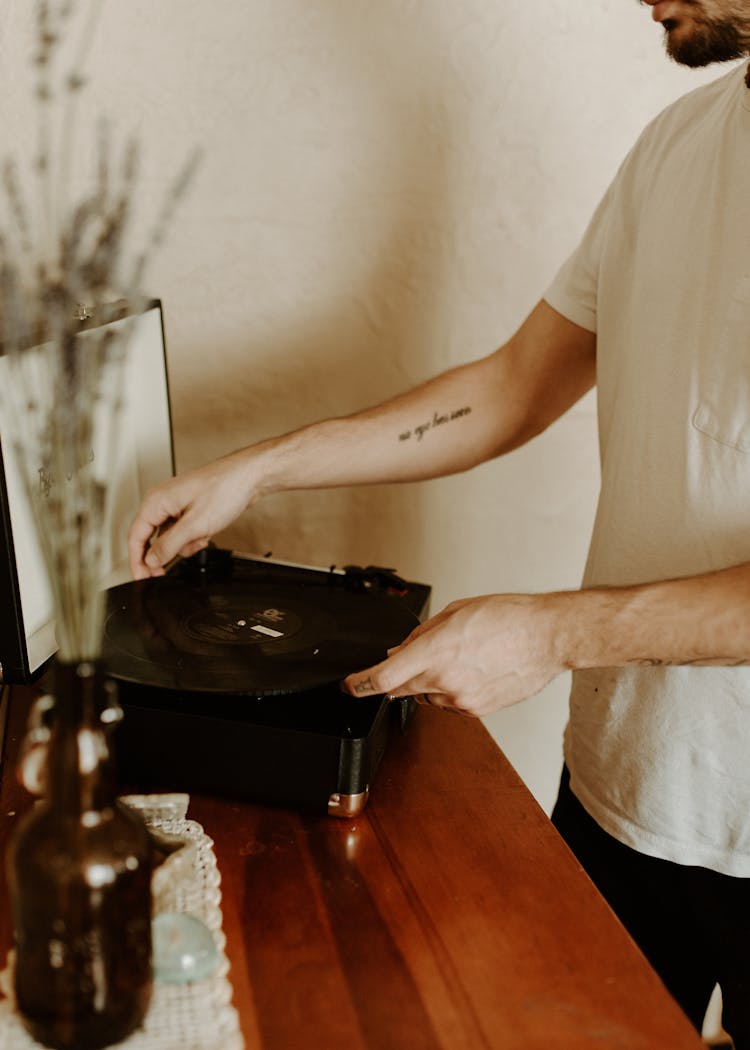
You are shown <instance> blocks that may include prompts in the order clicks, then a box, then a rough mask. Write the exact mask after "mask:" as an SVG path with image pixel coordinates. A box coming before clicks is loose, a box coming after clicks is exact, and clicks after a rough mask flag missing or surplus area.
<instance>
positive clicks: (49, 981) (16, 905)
mask: <svg viewBox="0 0 750 1050" xmlns="http://www.w3.org/2000/svg"><path fill="white" fill-rule="evenodd" d="M114 689H115V687H114V685H113V684H112V683H111V682H110V681H108V680H106V679H105V678H104V676H103V675H102V673H101V672H100V670H99V669H98V668H97V666H96V665H95V664H92V663H70V664H66V663H62V662H58V663H57V665H56V666H55V674H54V685H53V694H54V697H55V707H54V721H53V725H52V733H51V737H50V741H49V751H48V756H47V770H46V792H45V797H44V799H43V800H41V801H39V802H37V803H36V805H35V806H34V807H33V809H32V810H31V812H30V813H28V814H27V815H26V817H25V818H24V819H23V821H22V822H21V823H20V824H19V827H18V828H17V830H16V832H15V835H14V838H13V841H12V843H11V846H10V849H9V853H8V868H9V871H8V874H9V886H10V894H11V905H12V913H13V923H14V931H15V948H16V958H15V975H14V980H15V994H16V1002H17V1006H18V1011H19V1014H20V1016H21V1019H22V1020H23V1023H24V1025H25V1027H26V1028H27V1030H28V1031H29V1032H30V1033H31V1035H32V1036H33V1037H34V1038H35V1039H36V1040H37V1041H38V1042H40V1043H42V1044H43V1045H45V1046H49V1047H56V1048H59V1050H73V1048H75V1050H97V1048H100V1047H105V1046H109V1045H111V1044H112V1043H117V1042H119V1041H120V1040H122V1039H124V1038H125V1037H126V1036H127V1035H129V1034H130V1033H131V1032H132V1031H133V1030H134V1029H135V1028H137V1027H138V1026H139V1025H140V1023H141V1022H142V1020H143V1018H144V1015H145V1013H146V1010H147V1008H148V1004H149V1000H150V996H151V986H152V974H151V886H150V880H151V867H152V852H151V845H150V840H149V837H148V833H147V831H146V827H145V824H144V823H143V821H142V819H141V817H140V816H139V815H138V814H137V813H135V812H134V811H132V810H130V809H128V808H127V807H125V806H124V805H122V803H119V802H118V801H117V793H116V782H115V776H114V769H113V758H112V749H111V744H110V740H109V737H110V733H111V730H112V727H113V726H114V725H115V724H116V722H117V720H118V719H119V714H120V710H119V707H118V706H117V703H116V700H115V699H114Z"/></svg>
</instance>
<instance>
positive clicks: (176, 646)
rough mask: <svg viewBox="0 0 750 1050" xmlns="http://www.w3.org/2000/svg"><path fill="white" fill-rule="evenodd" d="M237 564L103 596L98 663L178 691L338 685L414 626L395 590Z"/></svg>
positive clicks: (255, 692) (124, 676)
mask: <svg viewBox="0 0 750 1050" xmlns="http://www.w3.org/2000/svg"><path fill="white" fill-rule="evenodd" d="M334 581H335V578H334V577H331V576H330V575H328V574H326V573H320V572H310V573H306V574H303V582H299V581H298V580H293V579H289V580H287V579H281V580H279V579H274V578H271V577H270V576H269V575H268V574H264V573H262V572H261V573H255V572H250V571H248V570H246V569H245V568H244V567H242V566H240V568H239V570H238V571H237V572H233V574H232V575H228V576H225V577H222V578H219V579H211V578H208V579H201V578H196V577H195V576H188V577H184V576H181V575H179V574H177V575H171V574H169V575H167V576H163V577H159V578H155V579H150V580H138V581H134V582H132V583H126V584H122V585H121V586H119V587H113V588H112V589H111V590H110V591H108V593H107V615H106V620H105V628H104V652H103V660H104V664H105V666H106V668H107V671H108V673H110V674H111V675H112V676H113V677H114V678H116V679H118V678H119V679H121V680H124V681H128V682H136V683H139V684H142V685H146V686H152V687H157V688H164V689H173V690H181V691H200V692H213V693H224V694H241V695H247V696H249V695H252V696H258V697H260V696H269V695H274V694H281V693H293V692H300V691H303V690H307V689H312V688H316V687H318V686H321V685H325V684H329V683H336V682H340V681H341V680H342V679H343V678H345V677H346V676H347V675H348V674H350V673H352V672H354V671H359V670H362V669H364V668H366V667H369V666H371V665H372V664H375V663H378V662H379V661H380V660H383V659H384V658H385V655H386V651H387V649H389V648H390V647H391V646H394V645H397V644H398V643H399V642H401V641H403V639H404V638H405V637H406V636H407V635H408V634H409V633H410V632H411V631H412V630H413V629H414V628H415V627H416V626H417V624H418V622H419V621H418V619H417V617H416V616H415V615H414V614H413V613H412V612H411V611H410V610H409V609H407V608H406V607H405V605H404V604H403V603H402V601H401V600H400V599H399V597H398V596H397V595H393V594H389V593H387V592H385V591H363V590H352V589H349V588H347V587H346V586H345V585H341V584H340V583H338V581H336V582H334Z"/></svg>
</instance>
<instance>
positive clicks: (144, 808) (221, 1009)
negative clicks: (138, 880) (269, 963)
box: [0, 795, 245, 1050]
mask: <svg viewBox="0 0 750 1050" xmlns="http://www.w3.org/2000/svg"><path fill="white" fill-rule="evenodd" d="M124 801H126V802H127V803H128V804H129V805H132V806H133V807H134V808H136V809H139V810H140V811H141V813H142V814H143V816H144V818H145V820H146V823H147V824H148V825H149V826H151V827H153V828H154V829H156V830H157V831H161V832H162V833H163V834H165V835H168V836H177V837H179V838H181V839H185V840H187V841H188V842H189V843H190V844H191V845H194V847H195V849H194V853H193V861H194V862H193V863H191V865H190V868H189V871H186V872H183V871H180V873H179V877H178V878H174V879H171V880H170V881H169V885H168V887H167V888H166V889H162V893H164V894H166V895H167V896H168V899H167V900H164V899H162V901H161V902H160V907H161V908H162V910H166V909H167V908H168V910H169V911H170V912H184V913H187V914H190V915H193V916H195V917H196V918H198V919H200V920H201V921H202V922H203V923H205V925H206V926H207V927H208V929H209V930H210V931H211V934H212V936H213V938H214V942H215V944H216V948H217V951H218V953H219V966H218V968H217V969H216V970H215V971H214V973H213V974H212V975H211V976H210V977H205V978H203V979H202V980H200V981H191V982H189V983H187V984H164V983H161V982H160V981H155V982H154V991H153V997H152V1000H151V1005H150V1007H149V1010H148V1014H147V1015H146V1020H145V1022H144V1024H143V1026H142V1027H141V1028H139V1029H138V1030H137V1031H136V1032H134V1033H133V1034H132V1035H131V1036H129V1038H128V1039H126V1040H125V1041H124V1042H121V1043H117V1044H116V1048H117V1050H244V1045H245V1044H244V1041H243V1039H242V1035H241V1033H240V1026H239V1017H238V1014H237V1011H236V1009H235V1008H234V1006H232V1001H231V1000H232V986H231V984H230V982H229V978H228V973H229V962H228V960H227V957H226V954H225V952H224V946H225V944H226V937H225V936H224V931H223V930H222V915H221V890H220V888H219V884H220V875H219V869H218V866H217V863H216V854H215V853H214V850H213V842H212V840H211V839H210V838H209V837H208V835H207V834H206V833H205V831H204V830H203V828H202V826H201V825H200V824H199V823H198V822H197V821H195V820H188V819H187V818H186V817H185V814H186V812H187V805H188V796H187V795H129V796H127V797H126V798H125V800H124ZM12 955H13V953H12V952H11V953H9V955H8V961H7V965H6V967H5V969H4V970H3V971H2V972H1V973H0V992H1V993H2V994H3V995H4V996H5V998H3V999H0V1050H36V1048H37V1047H39V1046H40V1045H41V1044H39V1043H37V1042H36V1040H34V1039H32V1038H31V1036H30V1035H29V1034H28V1033H27V1031H26V1030H25V1028H24V1027H23V1026H22V1024H21V1022H20V1020H19V1018H18V1014H17V1013H16V1011H15V1007H14V1003H13V994H12V984H13V981H12V967H13V959H12Z"/></svg>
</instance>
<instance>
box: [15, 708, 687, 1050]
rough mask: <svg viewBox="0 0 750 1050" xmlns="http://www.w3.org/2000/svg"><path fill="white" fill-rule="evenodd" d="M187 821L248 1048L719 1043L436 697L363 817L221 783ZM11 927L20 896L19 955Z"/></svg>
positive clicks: (416, 1049)
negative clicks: (218, 917)
mask: <svg viewBox="0 0 750 1050" xmlns="http://www.w3.org/2000/svg"><path fill="white" fill-rule="evenodd" d="M26 693H27V691H26V690H23V689H18V688H17V689H16V690H15V696H14V698H13V703H12V704H11V714H10V721H9V726H8V732H7V735H6V745H5V751H6V755H7V760H6V761H5V762H4V763H3V769H2V796H1V801H2V807H3V808H2V815H3V819H2V826H1V833H2V834H1V837H2V846H3V849H4V848H5V843H6V841H7V835H8V833H9V830H10V828H11V827H12V825H13V823H14V820H15V817H14V816H10V815H9V814H12V813H17V812H18V811H19V810H20V809H22V808H23V807H24V806H25V805H27V804H28V803H27V800H26V798H25V797H24V795H25V793H24V792H22V791H21V789H19V788H18V787H17V786H16V782H15V777H14V776H13V775H12V770H11V768H10V765H11V762H12V756H13V754H14V753H15V749H16V747H17V744H18V738H19V736H20V734H21V732H22V726H23V708H24V706H25V694H26ZM188 815H189V816H192V817H193V818H194V819H196V820H198V821H200V822H201V823H202V824H203V826H204V827H205V829H206V831H207V832H208V834H209V835H211V837H212V838H213V839H214V842H215V849H216V854H217V857H218V861H219V868H220V870H221V874H222V886H223V900H222V908H223V913H224V929H225V932H226V935H227V954H228V956H229V958H230V962H231V967H232V969H231V972H230V978H231V980H232V984H233V987H234V1001H235V1005H236V1006H237V1007H238V1009H239V1012H240V1016H241V1023H242V1028H243V1032H244V1035H245V1039H246V1044H247V1048H248V1050H298V1048H299V1050H489V1048H492V1050H532V1048H533V1050H537V1048H539V1050H589V1048H591V1050H593V1048H597V1050H601V1048H604V1047H612V1048H617V1050H660V1048H664V1050H682V1048H685V1050H691V1048H692V1050H699V1048H701V1047H703V1045H704V1044H703V1043H702V1041H701V1040H700V1038H699V1036H698V1035H697V1034H696V1033H695V1031H694V1030H693V1028H692V1027H691V1025H690V1024H689V1022H688V1021H687V1019H686V1018H685V1017H684V1016H683V1014H682V1013H681V1012H680V1010H679V1009H678V1007H677V1006H676V1005H675V1004H674V1003H673V1001H672V1000H671V999H670V998H669V996H668V995H667V993H666V991H665V990H664V988H663V986H662V985H661V982H660V981H659V979H658V978H657V977H656V975H655V974H654V973H653V971H652V970H651V969H650V968H649V966H648V965H647V963H646V962H645V960H644V959H643V957H642V956H641V954H640V953H639V951H638V950H637V949H636V947H635V946H634V944H633V943H632V941H631V940H630V938H629V937H628V935H627V934H626V933H625V931H624V930H623V929H622V927H621V926H620V925H619V923H618V922H617V920H616V919H615V917H614V916H613V915H612V913H611V912H610V910H609V908H608V907H607V905H606V904H605V903H604V901H603V900H602V898H601V897H600V896H599V895H598V893H597V892H596V890H595V889H594V888H593V886H592V885H591V883H590V882H589V881H588V879H587V878H586V876H585V875H584V874H583V872H582V871H581V869H580V867H579V865H578V864H577V862H576V861H575V859H574V858H573V856H572V855H571V854H570V852H569V851H568V849H567V847H566V846H565V845H564V844H563V842H562V841H561V840H560V838H559V837H558V835H557V833H556V832H555V831H554V829H553V828H552V826H551V824H550V823H549V820H548V819H547V817H546V816H545V815H544V813H543V812H542V811H541V809H540V808H539V807H538V806H537V804H536V803H535V801H534V800H533V798H532V797H531V795H530V793H529V792H528V790H527V788H526V787H525V786H524V785H523V783H522V782H521V781H520V779H519V778H518V776H517V775H516V773H515V772H514V770H513V769H512V768H511V766H510V765H509V764H508V762H507V761H506V759H505V758H504V756H503V754H502V752H501V751H500V750H499V749H498V748H497V746H496V745H495V743H494V742H493V740H492V739H491V737H490V736H489V734H488V733H487V732H486V730H485V729H484V728H483V726H482V725H481V724H480V723H479V722H476V721H472V720H470V719H466V718H462V717H459V716H453V715H448V714H445V713H441V712H439V711H434V710H431V709H427V708H420V709H419V710H418V711H417V716H416V718H415V719H414V721H413V723H412V725H411V726H410V727H409V729H408V731H407V733H406V734H405V735H404V736H403V737H402V738H399V739H395V740H393V741H392V743H391V745H390V746H389V748H388V751H387V753H386V755H385V757H384V759H383V762H382V765H381V767H380V769H379V771H378V775H377V777H376V780H375V783H374V785H373V790H372V795H371V799H370V802H369V804H368V806H367V808H366V809H365V811H364V813H363V814H362V815H361V816H360V817H358V818H357V819H355V820H336V819H333V818H330V817H311V816H305V815H302V814H298V813H295V812H292V811H289V810H285V809H281V808H278V809H276V808H273V807H267V806H257V805H252V804H249V803H239V802H233V801H228V800H221V799H213V798H208V797H193V798H192V799H191V805H190V810H189V813H188ZM0 893H2V896H0V900H2V901H5V900H6V894H5V886H4V882H3V883H2V885H0ZM10 936H11V933H10V923H9V917H8V914H7V905H6V906H4V907H3V908H2V914H1V915H0V952H2V954H3V957H4V953H5V950H6V949H7V947H8V945H9V943H10Z"/></svg>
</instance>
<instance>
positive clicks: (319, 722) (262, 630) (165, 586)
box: [0, 300, 430, 816]
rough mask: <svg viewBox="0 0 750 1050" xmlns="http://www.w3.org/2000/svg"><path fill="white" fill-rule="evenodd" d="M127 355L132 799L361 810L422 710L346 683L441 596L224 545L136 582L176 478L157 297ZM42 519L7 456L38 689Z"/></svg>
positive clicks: (125, 698) (3, 633) (116, 583)
mask: <svg viewBox="0 0 750 1050" xmlns="http://www.w3.org/2000/svg"><path fill="white" fill-rule="evenodd" d="M114 323H121V321H119V320H118V321H116V322H114ZM94 325H95V322H92V326H94ZM128 356H129V363H128V368H127V375H126V381H125V387H126V389H125V405H126V408H125V418H124V421H123V422H124V426H123V435H122V440H121V454H120V457H119V461H118V464H117V465H116V476H114V477H113V479H112V489H113V492H114V498H113V500H112V502H111V513H110V516H109V518H108V520H107V524H106V529H107V536H106V537H105V548H106V549H107V550H109V551H110V552H111V557H110V559H109V563H108V564H107V565H106V566H105V575H104V578H103V580H102V586H103V587H104V588H106V589H107V591H108V594H107V601H108V607H107V616H106V621H105V631H104V660H105V663H106V666H107V667H108V670H109V673H110V674H111V676H112V677H113V678H114V679H115V680H116V681H117V683H118V686H119V694H120V699H121V703H122V706H123V709H124V711H125V718H124V719H123V722H122V724H121V726H120V728H119V730H118V751H119V761H120V769H121V776H122V777H123V779H124V781H125V782H127V784H128V786H129V787H131V786H132V788H133V790H144V791H153V790H157V789H159V790H162V789H163V790H181V791H201V792H204V793H207V794H210V793H214V794H222V795H229V796H235V797H238V798H239V797H241V798H247V799H254V800H258V801H263V802H270V803H278V804H283V805H291V806H295V807H298V808H305V809H311V810H315V811H319V812H328V813H330V814H332V815H334V816H350V815H353V814H354V813H356V812H359V811H360V810H361V809H362V807H363V806H364V805H365V804H366V801H367V798H368V794H369V790H370V787H371V784H372V780H373V777H374V775H375V772H376V770H377V767H378V763H379V761H380V758H381V756H382V754H383V751H384V749H385V747H386V745H387V742H388V739H389V736H390V735H391V733H392V732H394V731H403V729H404V728H405V727H406V725H407V723H408V721H409V717H410V715H411V713H412V711H413V702H412V701H409V700H399V701H388V700H387V699H386V698H385V697H382V696H380V697H374V698H373V697H370V698H366V699H355V698H353V697H350V696H348V695H346V694H344V693H343V692H342V691H341V690H340V688H339V683H340V681H341V680H342V679H343V678H344V677H346V675H347V674H349V673H351V672H353V671H357V670H361V669H363V668H364V667H367V666H370V665H372V664H373V663H376V662H378V661H379V660H382V659H383V658H384V656H385V654H386V650H387V649H388V648H389V647H390V646H392V645H395V644H397V643H398V642H400V641H402V640H403V638H404V637H405V636H406V635H407V634H408V633H409V632H410V631H411V630H412V628H413V627H414V626H415V625H416V624H417V623H418V621H419V619H420V618H421V617H423V616H424V615H425V614H426V612H427V606H428V602H429V594H430V588H429V587H428V586H426V585H423V584H413V583H407V582H405V581H403V580H400V579H399V578H398V577H396V576H395V575H394V574H393V572H392V571H390V570H383V569H377V568H370V569H364V570H363V569H356V568H352V567H350V568H349V569H343V570H341V569H335V568H332V569H329V570H323V569H314V568H308V567H303V566H297V565H290V564H287V563H280V562H274V561H271V560H270V559H268V558H253V557H248V556H243V555H238V554H232V553H230V552H227V551H220V550H216V549H215V548H211V549H209V551H208V552H203V553H201V554H200V555H196V556H195V557H194V558H191V559H187V560H186V561H184V562H182V563H179V564H178V565H177V566H175V567H174V568H173V569H172V570H171V571H170V572H169V573H168V574H167V575H166V576H164V577H159V578H155V579H153V580H146V581H131V580H129V572H128V569H127V563H126V553H127V545H126V534H127V528H128V525H129V522H130V521H131V520H132V517H133V515H134V514H135V511H136V510H137V508H138V505H139V503H140V500H141V497H142V494H143V493H145V491H146V490H147V489H148V488H149V487H151V486H152V485H154V484H156V483H157V482H158V481H160V480H162V479H163V478H164V477H167V476H168V475H169V474H171V473H172V472H173V470H174V460H173V451H172V434H171V420H170V412H169V391H168V382H167V369H166V352H165V343H164V324H163V316H162V308H161V303H160V302H159V301H158V300H154V301H153V302H151V303H150V304H149V305H148V306H147V308H146V309H145V310H144V311H142V313H141V314H140V315H139V316H138V317H137V329H136V332H135V334H134V336H133V337H132V338H131V340H130V348H129V355H128ZM0 367H2V359H1V358H0ZM0 381H2V376H1V375H0ZM1 423H2V421H1V420H0V424H1ZM1 439H2V428H1V426H0V441H1ZM30 514H31V512H30V509H29V507H28V504H27V502H26V498H25V494H24V491H23V486H22V485H21V484H20V481H19V478H18V475H17V471H16V470H15V465H14V463H13V460H12V457H11V455H10V450H9V448H7V447H3V448H2V449H1V450H0V588H1V589H2V591H3V594H4V595H5V596H6V598H5V601H4V602H3V603H0V681H1V682H2V683H3V684H8V683H19V682H24V683H26V682H34V681H36V680H38V679H39V678H40V677H41V675H42V674H43V671H44V668H45V666H46V664H47V663H48V661H49V659H50V657H51V656H52V655H53V654H54V651H55V648H56V646H55V636H54V623H53V621H52V614H51V597H50V594H49V588H48V584H47V582H46V576H45V572H44V569H43V562H42V558H41V554H40V552H39V549H38V546H37V543H36V540H35V538H34V528H33V521H32V519H31V517H30ZM7 692H8V691H7V690H6V689H4V690H3V699H4V701H5V700H7Z"/></svg>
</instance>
